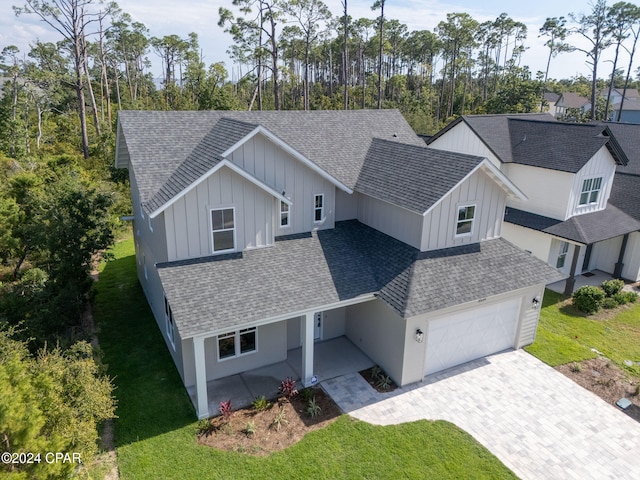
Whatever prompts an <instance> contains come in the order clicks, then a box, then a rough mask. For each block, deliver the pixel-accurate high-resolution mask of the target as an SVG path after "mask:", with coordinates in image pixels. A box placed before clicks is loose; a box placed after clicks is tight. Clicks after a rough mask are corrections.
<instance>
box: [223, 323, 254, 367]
mask: <svg viewBox="0 0 640 480" xmlns="http://www.w3.org/2000/svg"><path fill="white" fill-rule="evenodd" d="M248 333H253V334H254V348H253V350H248V351H246V352H242V351H240V349H241V347H242V345H241V343H242V342H241V337H242V335H246V334H248ZM227 338H233V350H234V354H233V355H227V356H226V357H223V358H221V357H220V340H225V339H227ZM216 351H217V355H218V361H219V362H224V361H226V360H231V359H233V358H238V357H244V356H245V355H253V354H254V353H257V352H258V328H257V327H249V328H242V329H240V330H236V331H233V332H227V333H222V334H220V335H218V336H217V338H216Z"/></svg>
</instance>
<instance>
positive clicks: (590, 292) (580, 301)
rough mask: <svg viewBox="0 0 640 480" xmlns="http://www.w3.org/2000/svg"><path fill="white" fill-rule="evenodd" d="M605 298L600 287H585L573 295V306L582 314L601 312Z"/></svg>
mask: <svg viewBox="0 0 640 480" xmlns="http://www.w3.org/2000/svg"><path fill="white" fill-rule="evenodd" d="M604 298H605V294H604V290H602V289H601V288H599V287H593V286H591V285H585V286H583V287H580V288H579V289H577V290H576V291H575V292H574V293H573V297H572V302H573V306H574V307H575V308H577V309H578V310H580V311H581V312H584V313H587V314H592V313H596V312H597V311H598V310H600V306H601V304H602V301H603V300H604Z"/></svg>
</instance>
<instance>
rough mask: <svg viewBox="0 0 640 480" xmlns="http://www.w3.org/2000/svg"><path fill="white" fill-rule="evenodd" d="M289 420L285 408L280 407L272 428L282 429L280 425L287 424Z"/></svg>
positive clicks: (277, 430)
mask: <svg viewBox="0 0 640 480" xmlns="http://www.w3.org/2000/svg"><path fill="white" fill-rule="evenodd" d="M288 423H289V420H287V415H286V413H285V410H284V408H280V410H279V411H278V413H276V416H275V417H274V419H273V421H272V422H271V428H275V430H276V432H279V431H280V427H282V425H287V424H288Z"/></svg>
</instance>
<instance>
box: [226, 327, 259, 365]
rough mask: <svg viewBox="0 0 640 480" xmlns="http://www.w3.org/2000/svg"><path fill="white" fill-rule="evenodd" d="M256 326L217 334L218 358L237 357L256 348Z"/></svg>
mask: <svg viewBox="0 0 640 480" xmlns="http://www.w3.org/2000/svg"><path fill="white" fill-rule="evenodd" d="M256 332H257V330H256V327H251V328H244V329H242V330H238V331H235V332H229V333H224V334H222V335H218V359H219V360H224V359H227V358H233V357H238V356H240V355H245V354H247V353H253V352H255V351H256V350H257V348H256V346H257V338H256Z"/></svg>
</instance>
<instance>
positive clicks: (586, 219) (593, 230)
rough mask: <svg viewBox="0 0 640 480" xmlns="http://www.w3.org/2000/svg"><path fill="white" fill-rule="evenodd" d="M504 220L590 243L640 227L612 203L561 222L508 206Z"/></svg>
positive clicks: (586, 243) (639, 228) (639, 224)
mask: <svg viewBox="0 0 640 480" xmlns="http://www.w3.org/2000/svg"><path fill="white" fill-rule="evenodd" d="M504 220H505V221H506V222H509V223H513V224H515V225H520V226H522V227H527V228H531V229H533V230H538V231H541V232H544V233H548V234H550V235H555V236H557V237H560V238H565V239H567V240H573V241H575V242H579V243H583V244H585V245H588V244H590V243H595V242H601V241H603V240H608V239H610V238H614V237H618V236H620V235H624V234H625V233H630V232H633V231H636V230H640V221H639V220H636V219H635V218H633V217H631V216H629V215H628V214H627V213H625V212H624V211H622V210H620V209H619V208H617V207H615V206H614V205H612V204H609V205H608V206H607V208H605V209H604V210H600V211H597V212H592V213H585V214H584V215H576V216H573V217H571V218H569V219H568V220H565V221H561V220H556V219H553V218H549V217H543V216H542V215H536V214H535V213H530V212H525V211H523V210H518V209H515V208H510V207H507V209H506V210H505V216H504Z"/></svg>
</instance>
